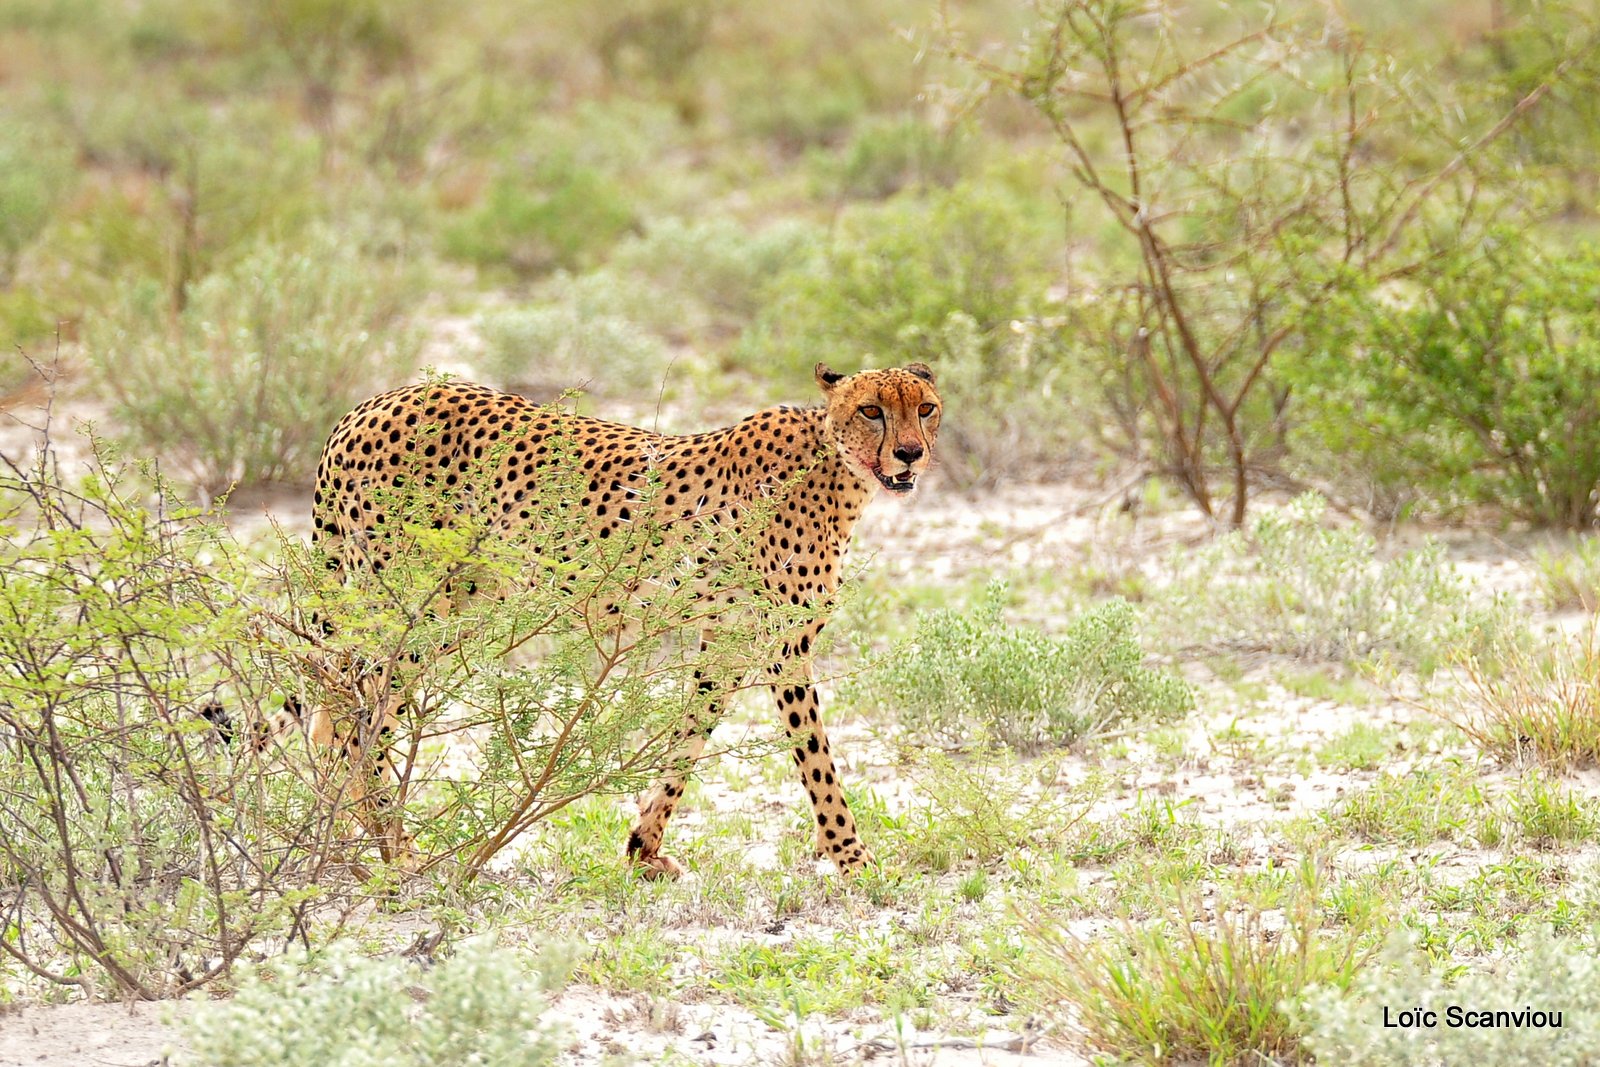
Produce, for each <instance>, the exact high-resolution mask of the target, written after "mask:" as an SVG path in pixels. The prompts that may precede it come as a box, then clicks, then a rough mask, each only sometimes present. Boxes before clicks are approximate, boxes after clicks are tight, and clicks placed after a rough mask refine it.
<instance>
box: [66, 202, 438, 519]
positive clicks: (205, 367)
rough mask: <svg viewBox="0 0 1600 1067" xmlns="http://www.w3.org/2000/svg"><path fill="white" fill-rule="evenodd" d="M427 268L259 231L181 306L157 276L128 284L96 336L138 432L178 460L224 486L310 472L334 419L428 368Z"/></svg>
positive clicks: (324, 235) (119, 403)
mask: <svg viewBox="0 0 1600 1067" xmlns="http://www.w3.org/2000/svg"><path fill="white" fill-rule="evenodd" d="M414 280H415V279H414V278H413V277H412V275H411V274H410V272H409V271H408V270H407V269H405V268H404V267H402V266H400V265H398V264H395V263H392V262H376V261H372V260H369V259H365V258H363V257H362V256H361V255H360V254H359V252H357V251H356V250H354V249H352V248H350V247H349V245H348V243H347V242H345V241H343V240H340V239H339V238H338V237H336V236H335V235H334V234H332V233H331V232H328V231H323V230H313V231H311V232H310V233H308V234H306V235H305V236H303V237H300V238H297V239H296V240H294V241H292V242H283V243H274V242H270V241H263V242H261V243H259V244H257V245H256V246H255V247H254V248H253V249H252V251H250V252H249V253H248V254H246V255H245V256H243V257H242V258H241V259H240V260H238V261H237V262H235V263H233V264H231V265H229V266H227V267H226V268H224V269H222V270H220V271H218V272H217V273H215V274H212V275H210V276H208V277H206V278H205V279H203V280H202V281H200V282H199V283H198V284H196V285H195V286H193V288H192V289H190V290H189V293H188V299H187V303H186V305H185V306H184V307H183V308H182V309H181V310H176V311H175V310H174V309H173V308H172V307H171V306H170V303H169V296H168V294H167V293H166V292H165V291H164V289H163V287H162V286H160V285H159V284H157V283H155V282H153V281H149V280H145V281H139V282H134V283H132V284H129V285H127V286H124V287H123V289H122V291H121V293H120V296H119V301H118V304H117V306H116V307H114V308H113V309H112V310H111V311H110V312H109V313H108V314H106V315H102V316H97V317H95V318H94V319H91V320H90V322H89V325H88V329H87V335H86V337H85V342H84V349H85V352H86V354H87V355H88V358H89V361H90V363H91V364H92V365H93V366H94V369H95V371H96V376H97V378H98V379H99V381H100V383H101V385H102V386H103V387H104V389H105V390H106V391H107V392H108V393H109V395H110V396H111V397H112V399H113V400H114V413H115V416H116V418H117V420H118V421H119V422H120V423H121V424H122V425H123V426H124V427H125V428H126V431H127V436H128V438H129V439H130V442H131V443H132V444H133V445H134V446H135V447H136V448H137V449H139V450H140V451H142V452H145V453H146V454H149V455H154V456H159V457H160V459H161V463H162V466H163V468H164V469H165V470H166V471H167V472H168V473H173V474H178V475H180V476H182V477H184V478H186V479H188V480H190V481H192V482H193V483H194V485H195V486H196V487H197V488H199V489H200V490H201V491H202V492H204V493H206V494H208V495H213V496H214V495H217V494H220V493H222V492H225V491H226V490H227V489H228V487H229V486H230V485H232V484H234V483H235V482H255V481H280V480H297V479H303V478H308V477H309V476H310V475H311V473H312V470H313V468H314V466H315V463H316V458H317V453H318V451H319V450H320V449H321V446H322V442H323V441H324V440H325V439H326V437H327V434H328V431H329V430H331V429H332V428H333V424H334V422H335V421H337V420H338V418H339V417H340V416H341V415H343V414H344V413H345V412H346V411H348V410H349V409H350V408H351V407H352V406H353V405H354V404H355V403H356V402H357V401H358V400H360V399H362V398H363V397H364V396H366V395H367V394H368V393H370V392H373V391H375V390H376V389H377V388H379V387H382V386H385V385H395V384H399V383H400V382H401V381H402V380H404V378H405V377H407V376H408V375H409V374H410V373H411V372H412V371H413V370H414V369H415V363H416V357H417V351H418V346H419V337H418V335H417V334H416V333H415V332H414V331H413V330H411V329H410V328H409V327H408V326H407V324H406V320H405V315H406V312H407V311H408V310H409V306H410V304H411V302H412V298H413V296H414V284H413V283H414Z"/></svg>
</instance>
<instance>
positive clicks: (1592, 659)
mask: <svg viewBox="0 0 1600 1067" xmlns="http://www.w3.org/2000/svg"><path fill="white" fill-rule="evenodd" d="M1595 637H1596V635H1595V634H1594V633H1593V632H1592V631H1591V632H1590V633H1589V634H1588V635H1587V636H1585V637H1584V638H1583V639H1581V640H1579V641H1577V642H1574V643H1566V642H1557V643H1555V644H1553V645H1551V646H1549V647H1547V648H1543V649H1540V650H1537V651H1533V650H1528V649H1515V650H1512V651H1511V652H1510V653H1509V654H1508V656H1507V657H1506V658H1505V659H1504V660H1502V661H1501V662H1499V663H1497V664H1495V670H1494V672H1493V673H1491V672H1490V671H1489V670H1488V669H1487V668H1486V667H1485V666H1484V665H1483V664H1481V663H1479V662H1478V661H1476V660H1469V661H1467V663H1466V664H1465V666H1464V675H1465V678H1464V684H1463V685H1462V686H1460V687H1457V688H1451V689H1448V690H1445V691H1444V692H1443V693H1442V694H1440V695H1438V696H1436V697H1433V698H1431V699H1430V701H1429V703H1428V708H1429V710H1430V711H1432V712H1433V713H1434V714H1435V715H1438V716H1439V717H1440V718H1441V719H1443V720H1444V721H1446V722H1448V723H1450V724H1451V725H1453V726H1455V727H1456V728H1457V729H1459V730H1460V731H1461V732H1462V733H1464V734H1465V735H1466V736H1467V737H1468V739H1470V740H1471V741H1472V743H1473V744H1475V745H1477V746H1478V748H1479V749H1481V750H1482V751H1483V752H1485V753H1486V754H1488V755H1491V756H1493V757H1495V758H1497V759H1502V760H1506V761H1508V762H1513V763H1522V762H1526V761H1536V762H1539V763H1542V764H1545V765H1547V766H1550V767H1553V768H1555V769H1557V770H1567V769H1571V768H1576V767H1587V766H1593V765H1594V764H1596V763H1600V646H1597V645H1596V640H1595Z"/></svg>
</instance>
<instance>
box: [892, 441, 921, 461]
mask: <svg viewBox="0 0 1600 1067" xmlns="http://www.w3.org/2000/svg"><path fill="white" fill-rule="evenodd" d="M894 458H895V459H897V460H899V461H900V462H901V463H915V462H916V461H917V460H919V459H921V458H922V446H921V445H896V446H895V449H894Z"/></svg>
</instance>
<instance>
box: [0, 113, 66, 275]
mask: <svg viewBox="0 0 1600 1067" xmlns="http://www.w3.org/2000/svg"><path fill="white" fill-rule="evenodd" d="M71 173H72V172H71V169H70V168H69V167H68V165H67V161H66V159H65V158H64V155H63V153H62V152H61V151H60V150H59V148H57V147H55V146H53V145H50V144H48V143H47V142H46V141H45V140H44V139H43V138H41V137H39V136H38V135H37V134H36V133H33V132H32V131H28V130H26V129H19V128H18V127H16V126H14V125H11V124H5V123H0V294H3V293H4V292H5V290H6V289H7V288H9V287H10V285H11V283H12V281H13V280H14V279H15V277H16V273H17V263H18V260H19V259H20V258H21V256H22V253H23V251H24V250H25V249H26V248H27V247H28V246H29V245H30V244H32V243H33V241H34V239H35V238H36V237H38V236H39V234H40V233H41V232H42V231H43V230H44V228H45V225H46V224H47V223H48V222H49V221H50V217H51V215H52V213H53V212H54V211H55V207H56V204H57V202H58V201H59V200H60V198H61V196H62V195H63V194H64V193H65V192H66V191H67V185H68V181H69V179H70V177H71Z"/></svg>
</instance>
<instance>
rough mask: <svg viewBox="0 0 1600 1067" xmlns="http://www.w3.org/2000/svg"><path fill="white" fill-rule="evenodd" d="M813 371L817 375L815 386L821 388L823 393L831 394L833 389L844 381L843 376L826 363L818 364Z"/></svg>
mask: <svg viewBox="0 0 1600 1067" xmlns="http://www.w3.org/2000/svg"><path fill="white" fill-rule="evenodd" d="M814 369H815V371H816V374H817V384H818V385H820V386H821V387H822V391H823V392H824V393H831V392H833V387H834V386H836V385H838V384H839V383H840V382H842V381H844V375H842V374H840V373H839V372H838V371H836V370H834V369H833V368H832V367H830V366H828V365H827V364H826V363H818V364H817V365H816V367H815V368H814Z"/></svg>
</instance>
